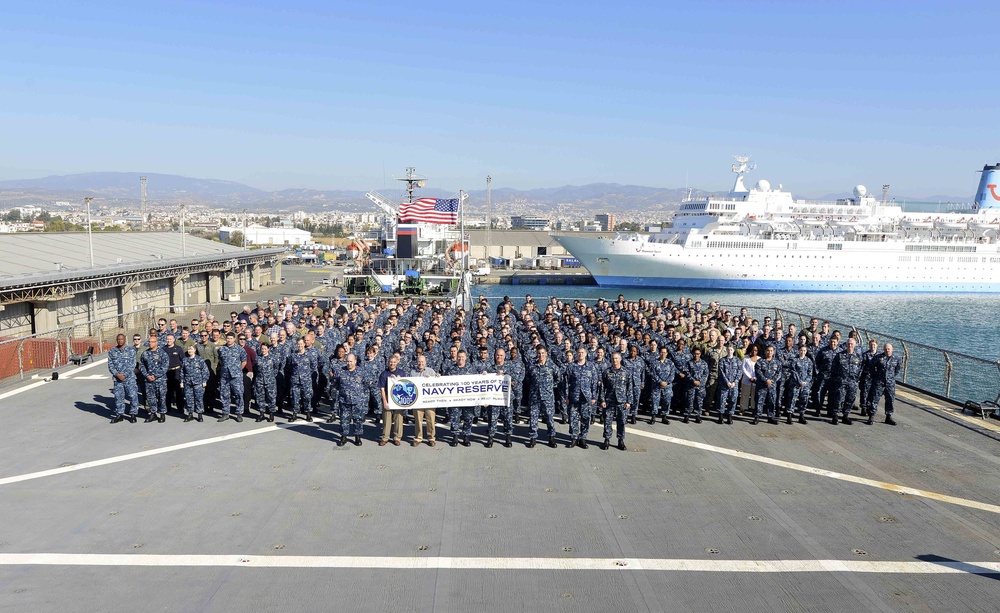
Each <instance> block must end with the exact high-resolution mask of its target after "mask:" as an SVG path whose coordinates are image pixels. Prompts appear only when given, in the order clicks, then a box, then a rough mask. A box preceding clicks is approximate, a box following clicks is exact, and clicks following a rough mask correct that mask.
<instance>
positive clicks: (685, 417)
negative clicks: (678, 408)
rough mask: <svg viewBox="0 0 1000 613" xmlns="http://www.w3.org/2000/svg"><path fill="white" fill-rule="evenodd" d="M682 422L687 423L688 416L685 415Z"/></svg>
mask: <svg viewBox="0 0 1000 613" xmlns="http://www.w3.org/2000/svg"><path fill="white" fill-rule="evenodd" d="M683 422H684V423H688V416H687V415H685V416H684V419H683Z"/></svg>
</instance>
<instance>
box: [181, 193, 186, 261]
mask: <svg viewBox="0 0 1000 613" xmlns="http://www.w3.org/2000/svg"><path fill="white" fill-rule="evenodd" d="M185 206H186V205H184V204H182V205H181V257H187V249H186V248H185V246H184V208H185Z"/></svg>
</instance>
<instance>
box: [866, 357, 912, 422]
mask: <svg viewBox="0 0 1000 613" xmlns="http://www.w3.org/2000/svg"><path fill="white" fill-rule="evenodd" d="M902 369H903V361H902V360H900V359H899V356H897V355H893V347H892V344H891V343H886V344H885V348H884V349H883V350H882V353H880V354H879V355H878V356H877V357H876V358H875V365H874V368H873V371H874V375H873V376H872V390H871V400H869V401H868V411H869V412H868V420H867V421H866V422H865V423H867V424H868V425H871V424H872V422H873V421H874V419H875V414H876V413H878V401H879V400H880V399H881V398H882V396H883V395H885V423H887V424H889V425H890V426H895V425H896V421H895V420H894V419H893V418H892V414H893V412H894V409H895V404H896V402H895V401H896V376H897V375H899V371H901V370H902Z"/></svg>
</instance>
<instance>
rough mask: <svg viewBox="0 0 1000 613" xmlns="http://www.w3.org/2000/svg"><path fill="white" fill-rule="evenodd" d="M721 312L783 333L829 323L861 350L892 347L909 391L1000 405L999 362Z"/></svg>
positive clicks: (801, 316)
mask: <svg viewBox="0 0 1000 613" xmlns="http://www.w3.org/2000/svg"><path fill="white" fill-rule="evenodd" d="M722 308H724V309H727V310H729V311H731V312H732V313H734V314H737V313H739V312H740V309H741V308H746V309H747V312H748V314H749V315H750V316H751V317H753V318H754V319H757V320H759V321H763V319H764V317H765V316H768V317H771V318H772V319H775V320H777V319H780V320H782V323H783V324H784V326H785V328H786V329H787V328H788V324H795V326H796V327H797V328H798V329H799V330H800V331H801V330H804V329H805V328H807V327H808V326H809V321H810V320H811V319H818V320H820V321H821V322H822V321H828V322H830V329H832V330H840V331H841V333H843V334H844V337H845V339H846V337H847V333H848V332H850V331H851V330H855V331H857V333H858V338H859V339H860V342H859V346H860V347H861V348H862V350H865V349H866V348H867V347H868V341H869V340H872V339H874V340H876V341H878V343H879V347H883V346H884V345H885V344H886V343H891V344H892V345H893V348H894V349H895V351H896V355H898V356H899V357H900V359H901V360H902V361H903V372H902V373H900V378H899V380H900V381H902V382H903V383H905V384H907V385H909V386H911V387H914V388H917V389H919V390H922V391H925V392H930V393H932V394H935V395H937V396H941V397H944V398H948V399H950V400H954V401H956V402H959V403H962V402H965V401H966V400H976V401H979V400H993V401H994V402H997V401H1000V361H997V362H990V361H989V360H984V359H982V358H977V357H975V356H971V355H966V354H964V353H959V352H957V351H948V350H946V349H941V348H940V347H932V346H930V345H924V344H922V343H917V342H914V341H910V340H906V339H903V338H900V337H898V336H893V335H891V334H883V333H881V332H875V331H873V330H868V329H866V328H859V327H857V326H855V325H852V324H846V323H842V322H837V321H833V320H831V319H827V318H824V317H816V316H815V315H807V314H805V313H797V312H795V311H788V310H785V309H778V308H764V307H739V306H728V305H723V307H722Z"/></svg>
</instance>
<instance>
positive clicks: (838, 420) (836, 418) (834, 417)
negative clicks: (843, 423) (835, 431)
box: [830, 413, 840, 426]
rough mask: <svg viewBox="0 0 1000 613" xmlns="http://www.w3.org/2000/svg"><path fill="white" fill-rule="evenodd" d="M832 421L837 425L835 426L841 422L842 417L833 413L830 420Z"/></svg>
mask: <svg viewBox="0 0 1000 613" xmlns="http://www.w3.org/2000/svg"><path fill="white" fill-rule="evenodd" d="M830 423H831V424H833V425H835V426H836V425H837V424H839V423H840V418H839V417H837V414H836V413H834V414H833V419H832V420H830Z"/></svg>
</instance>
